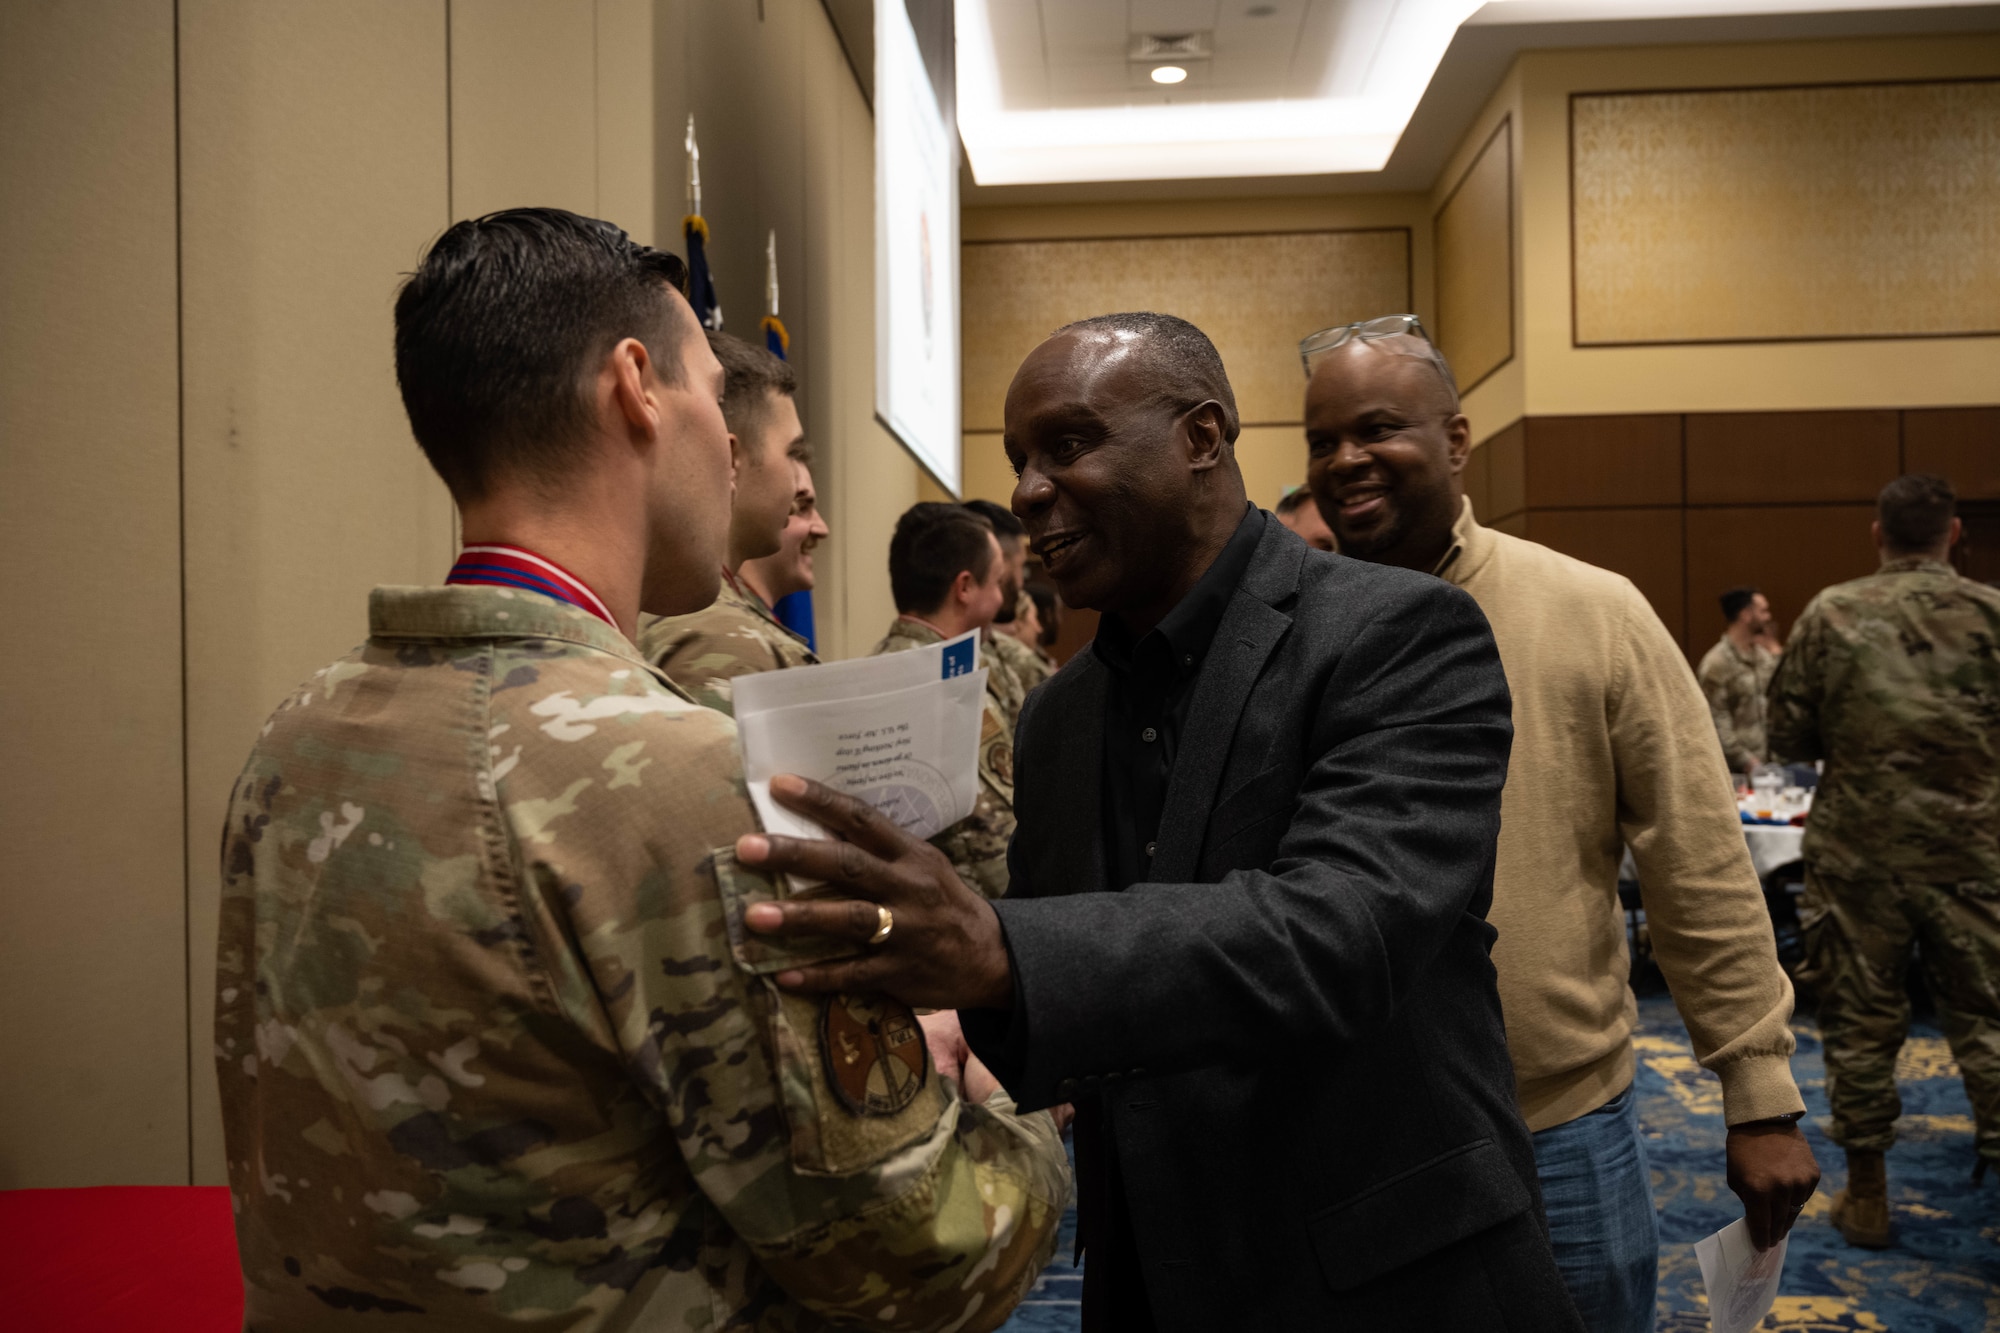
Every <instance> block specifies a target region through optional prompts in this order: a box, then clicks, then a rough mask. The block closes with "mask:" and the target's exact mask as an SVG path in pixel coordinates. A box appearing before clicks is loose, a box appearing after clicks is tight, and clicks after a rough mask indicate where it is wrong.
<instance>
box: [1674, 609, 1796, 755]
mask: <svg viewBox="0 0 2000 1333" xmlns="http://www.w3.org/2000/svg"><path fill="white" fill-rule="evenodd" d="M1777 669H1778V655H1777V654H1776V653H1774V652H1772V651H1771V650H1770V649H1769V648H1766V647H1765V646H1764V645H1763V644H1761V643H1753V644H1751V645H1750V656H1749V657H1747V658H1746V657H1745V656H1743V654H1742V653H1741V652H1740V651H1739V650H1738V649H1737V647H1736V645H1735V644H1733V643H1731V642H1730V641H1729V636H1728V635H1727V634H1725V635H1723V636H1722V639H1721V641H1720V642H1719V643H1717V644H1716V645H1715V647H1713V648H1711V649H1709V650H1708V653H1707V655H1706V656H1704V657H1703V658H1702V659H1701V666H1700V667H1698V668H1696V670H1695V673H1694V674H1695V679H1697V680H1699V681H1700V682H1701V692H1702V693H1703V694H1704V695H1706V696H1708V712H1709V716H1710V717H1712V718H1714V719H1715V734H1716V737H1717V738H1718V739H1719V740H1721V742H1722V753H1723V754H1724V755H1726V756H1728V758H1729V766H1730V767H1731V768H1733V769H1735V770H1736V771H1737V772H1739V773H1748V772H1749V771H1750V770H1751V769H1752V768H1755V767H1756V766H1757V765H1758V764H1761V763H1763V762H1764V761H1765V760H1766V759H1768V758H1769V757H1770V756H1769V753H1768V752H1767V750H1766V748H1765V744H1764V692H1765V690H1766V689H1768V688H1769V687H1770V684H1771V673H1772V672H1774V671H1776V670H1777Z"/></svg>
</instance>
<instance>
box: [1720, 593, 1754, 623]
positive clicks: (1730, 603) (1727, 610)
mask: <svg viewBox="0 0 2000 1333" xmlns="http://www.w3.org/2000/svg"><path fill="white" fill-rule="evenodd" d="M1761 591H1762V589H1760V588H1758V587H1756V586H1755V585H1753V584H1749V583H1746V584H1744V585H1743V586H1742V587H1740V588H1731V589H1730V590H1729V591H1728V592H1726V593H1724V594H1722V619H1723V620H1724V622H1726V623H1727V624H1731V625H1734V624H1735V623H1736V617H1738V616H1740V615H1742V614H1743V608H1744V607H1746V606H1748V605H1750V603H1752V602H1754V601H1756V600H1757V594H1758V593H1759V592H1761Z"/></svg>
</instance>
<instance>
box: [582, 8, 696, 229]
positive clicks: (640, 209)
mask: <svg viewBox="0 0 2000 1333" xmlns="http://www.w3.org/2000/svg"><path fill="white" fill-rule="evenodd" d="M596 6H597V12H596V23H597V32H596V43H597V211H596V216H598V217H601V218H606V219H609V220H610V221H612V222H615V223H617V224H618V225H619V226H621V227H623V228H624V229H625V230H626V231H628V232H630V233H631V235H632V238H633V239H634V240H637V241H640V242H642V243H644V244H646V245H652V244H653V243H654V240H655V236H656V233H657V232H658V223H657V221H656V219H655V217H654V214H653V152H654V149H653V139H654V117H653V4H652V0H596ZM676 220H678V219H676ZM667 232H668V234H670V235H671V234H673V228H672V227H669V228H667Z"/></svg>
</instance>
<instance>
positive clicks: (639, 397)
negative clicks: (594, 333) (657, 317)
mask: <svg viewBox="0 0 2000 1333" xmlns="http://www.w3.org/2000/svg"><path fill="white" fill-rule="evenodd" d="M604 373H605V375H606V376H608V377H609V379H610V381H611V404H612V406H613V407H614V408H615V409H616V410H617V417H616V418H614V419H613V420H612V421H606V422H605V425H606V426H607V427H613V423H614V421H622V423H623V426H624V428H625V434H626V437H627V438H628V439H631V440H632V441H633V442H634V443H638V442H640V441H642V440H643V441H647V442H650V441H652V440H655V439H657V438H658V437H659V434H660V426H661V422H662V421H663V420H664V418H665V415H666V414H665V406H664V404H663V403H662V402H661V401H660V393H659V388H660V378H659V376H658V375H657V374H655V373H654V369H653V357H652V353H650V352H648V351H647V350H646V344H644V343H642V342H640V341H639V340H638V339H637V338H624V339H621V340H620V341H619V343H618V345H617V346H616V347H613V348H612V349H611V355H610V356H609V357H608V358H607V359H606V361H605V368H604Z"/></svg>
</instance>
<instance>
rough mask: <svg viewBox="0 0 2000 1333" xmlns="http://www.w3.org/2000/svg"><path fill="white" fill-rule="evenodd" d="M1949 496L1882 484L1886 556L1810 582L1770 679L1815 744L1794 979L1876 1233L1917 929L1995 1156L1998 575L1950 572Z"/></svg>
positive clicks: (1779, 715)
mask: <svg viewBox="0 0 2000 1333" xmlns="http://www.w3.org/2000/svg"><path fill="white" fill-rule="evenodd" d="M1955 509H1956V497H1955V496H1954V495H1953V494H1952V489H1951V486H1950V484H1949V483H1948V482H1946V481H1945V480H1944V479H1943V478H1941V477H1934V476H1928V475H1925V474H1921V473H1914V474H1910V475H1907V476H1902V477H1898V478H1897V479H1896V480H1894V481H1892V482H1890V483H1889V484H1888V485H1887V486H1885V487H1883V488H1882V494H1881V497H1880V499H1879V500H1878V501H1877V514H1878V517H1877V519H1876V521H1875V525H1874V536H1875V545H1876V549H1878V550H1879V551H1880V552H1881V553H1882V567H1881V568H1880V569H1879V570H1877V571H1876V572H1875V573H1873V574H1871V575H1869V576H1868V577H1866V578H1861V579H1855V580H1854V581H1853V582H1851V583H1842V584H1838V585H1836V586H1835V587H1831V588H1828V589H1826V590H1825V591H1823V592H1821V593H1820V594H1819V595H1818V596H1817V597H1815V598H1813V600H1812V602H1811V603H1810V604H1809V605H1808V606H1807V607H1806V609H1805V613H1804V614H1803V615H1801V616H1800V617H1799V619H1798V623H1797V624H1796V625H1794V626H1793V628H1792V640H1791V644H1790V646H1789V647H1788V648H1787V649H1786V650H1785V656H1784V660H1783V661H1782V662H1781V663H1780V664H1779V666H1778V671H1777V674H1776V675H1775V676H1774V677H1773V678H1772V680H1771V694H1770V709H1771V711H1770V739H1771V748H1772V750H1773V751H1774V752H1775V753H1776V755H1777V757H1779V758H1781V759H1784V760H1788V761H1791V762H1795V763H1804V762H1808V761H1811V760H1814V759H1823V760H1825V761H1826V771H1825V773H1824V775H1823V776H1822V777H1821V779H1820V784H1819V791H1818V794H1817V796H1816V798H1815V800H1814V802H1813V810H1812V818H1811V819H1810V820H1808V821H1807V823H1806V836H1805V846H1804V853H1805V863H1806V891H1805V897H1804V899H1803V901H1802V902H1801V904H1800V909H1799V917H1800V920H1801V922H1802V923H1803V924H1804V926H1805V934H1806V964H1805V966H1804V967H1803V968H1801V969H1800V977H1801V980H1803V981H1806V982H1807V983H1809V984H1810V985H1811V986H1812V987H1813V988H1814V989H1815V990H1817V991H1818V992H1819V1023H1820V1036H1821V1039H1822V1040H1823V1041H1824V1042H1825V1046H1826V1094H1827V1101H1828V1102H1829V1103H1830V1104H1831V1107H1832V1110H1833V1133H1832V1137H1833V1140H1834V1142H1836V1143H1838V1144H1840V1145H1841V1146H1842V1147H1844V1148H1845V1149H1846V1150H1847V1188H1846V1189H1845V1190H1843V1191H1841V1193H1840V1194H1839V1195H1838V1196H1837V1197H1836V1198H1835V1200H1834V1205H1833V1220H1834V1224H1835V1225H1836V1226H1838V1227H1839V1228H1840V1232H1841V1234H1842V1235H1843V1236H1845V1237H1846V1238H1847V1241H1848V1243H1849V1244H1851V1245H1860V1246H1867V1247H1870V1248H1875V1247H1880V1246H1886V1245H1887V1244H1889V1240H1890V1227H1889V1197H1888V1181H1887V1171H1886V1166H1885V1163H1884V1159H1883V1154H1884V1153H1885V1152H1886V1151H1887V1150H1888V1148H1889V1145H1890V1144H1892V1143H1894V1142H1895V1139H1896V1117H1897V1116H1898V1115H1899V1114H1901V1111H1902V1102H1901V1099H1900V1098H1898V1097H1897V1095H1896V1053H1897V1052H1898V1051H1899V1050H1901V1049H1902V1045H1903V1040H1904V1038H1905V1037H1906V1036H1907V1035H1908V1032H1909V1023H1910V1002H1909V996H1908V995H1907V993H1906V992H1905V990H1904V984H1905V976H1906V974H1907V970H1908V967H1909V962H1910V953H1911V950H1912V948H1914V949H1915V950H1916V953H1917V956H1918V957H1919V958H1920V959H1921V960H1922V963H1923V969H1924V979H1925V983H1926V985H1927V986H1928V987H1929V988H1930V991H1931V994H1932V997H1933V999H1934V1000H1935V1001H1936V1002H1937V1011H1938V1021H1939V1025H1940V1026H1941V1027H1943V1029H1944V1035H1945V1039H1946V1040H1947V1041H1948V1042H1950V1044H1951V1052H1952V1055H1953V1056H1954V1057H1956V1059H1957V1060H1958V1065H1959V1068H1960V1069H1961V1070H1962V1071H1963V1072H1964V1075H1965V1090H1966V1095H1967V1096H1968V1097H1969V1098H1970V1099H1971V1102H1972V1113H1973V1120H1974V1123H1975V1126H1976V1138H1977V1144H1978V1151H1979V1161H1978V1165H1977V1167H1976V1169H1975V1178H1977V1177H1978V1176H1982V1175H1983V1174H1984V1173H1985V1170H1986V1167H1987V1166H1988V1165H1989V1164H1991V1163H1993V1162H1995V1161H2000V592H1996V591H1994V590H1993V589H1991V588H1988V587H1985V586H1983V585H1981V584H1978V583H1974V582H1972V581H1971V580H1969V579H1964V578H1960V577H1959V576H1958V574H1957V572H1956V571H1954V570H1953V569H1952V567H1951V565H1950V564H1949V563H1947V559H1948V557H1949V554H1950V551H1951V548H1952V546H1953V544H1955V543H1956V542H1957V541H1958V539H1959V533H1960V524H1959V520H1958V518H1957V516H1956V514H1955Z"/></svg>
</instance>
